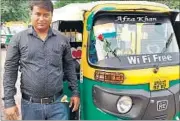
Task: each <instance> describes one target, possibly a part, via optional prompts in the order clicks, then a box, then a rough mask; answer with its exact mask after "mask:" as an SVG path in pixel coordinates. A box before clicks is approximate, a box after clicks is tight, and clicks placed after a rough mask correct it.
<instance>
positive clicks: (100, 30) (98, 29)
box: [93, 23, 116, 38]
mask: <svg viewBox="0 0 180 121" xmlns="http://www.w3.org/2000/svg"><path fill="white" fill-rule="evenodd" d="M93 29H94V35H95V36H96V37H98V36H99V35H100V34H102V35H103V36H104V38H112V37H115V36H116V29H115V25H114V23H106V24H100V25H95V26H94V27H93Z"/></svg>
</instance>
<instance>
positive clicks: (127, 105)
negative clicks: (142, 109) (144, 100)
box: [117, 96, 132, 114]
mask: <svg viewBox="0 0 180 121" xmlns="http://www.w3.org/2000/svg"><path fill="white" fill-rule="evenodd" d="M131 107H132V99H131V98H130V97H129V96H122V97H121V98H120V99H119V100H118V102H117V110H118V111H119V113H122V114H124V113H127V112H128V111H129V110H130V109H131Z"/></svg>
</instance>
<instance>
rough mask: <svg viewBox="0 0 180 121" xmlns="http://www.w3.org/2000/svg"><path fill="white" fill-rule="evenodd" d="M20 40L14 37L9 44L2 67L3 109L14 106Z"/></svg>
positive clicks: (17, 36) (16, 36)
mask: <svg viewBox="0 0 180 121" xmlns="http://www.w3.org/2000/svg"><path fill="white" fill-rule="evenodd" d="M19 40H20V36H19V35H14V36H13V37H12V40H11V41H10V43H9V46H8V49H7V52H6V60H5V65H4V69H5V71H4V76H3V85H4V98H3V100H4V104H5V105H4V106H5V108H8V107H12V106H14V105H15V100H14V95H15V94H16V88H15V83H16V81H17V75H18V67H19V60H20V53H19V45H18V41H19Z"/></svg>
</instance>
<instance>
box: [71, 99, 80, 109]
mask: <svg viewBox="0 0 180 121" xmlns="http://www.w3.org/2000/svg"><path fill="white" fill-rule="evenodd" d="M79 103H80V99H79V97H76V96H73V97H71V101H70V105H69V107H72V105H74V107H73V110H72V112H74V111H77V110H78V108H79Z"/></svg>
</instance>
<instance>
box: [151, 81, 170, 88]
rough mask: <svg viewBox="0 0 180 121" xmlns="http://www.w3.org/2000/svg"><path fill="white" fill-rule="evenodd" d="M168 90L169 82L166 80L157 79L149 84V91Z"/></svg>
mask: <svg viewBox="0 0 180 121" xmlns="http://www.w3.org/2000/svg"><path fill="white" fill-rule="evenodd" d="M167 88H169V81H168V80H167V79H161V80H160V79H158V80H154V81H152V82H151V83H150V90H162V89H167Z"/></svg>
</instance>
